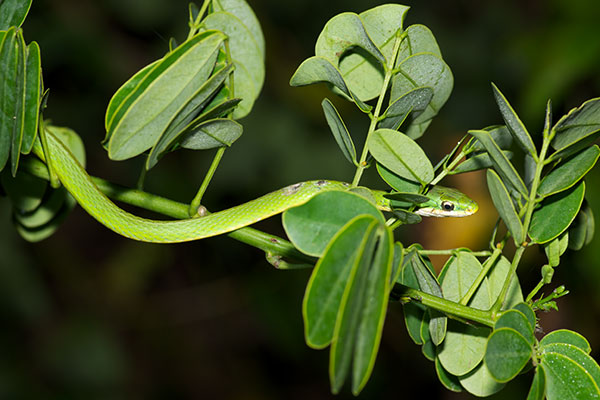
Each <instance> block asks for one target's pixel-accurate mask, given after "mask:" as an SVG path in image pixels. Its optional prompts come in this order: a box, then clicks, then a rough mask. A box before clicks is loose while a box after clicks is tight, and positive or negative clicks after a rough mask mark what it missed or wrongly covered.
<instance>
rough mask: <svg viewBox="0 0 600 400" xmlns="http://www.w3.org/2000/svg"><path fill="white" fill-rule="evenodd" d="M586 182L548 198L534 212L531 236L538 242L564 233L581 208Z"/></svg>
mask: <svg viewBox="0 0 600 400" xmlns="http://www.w3.org/2000/svg"><path fill="white" fill-rule="evenodd" d="M584 194H585V182H580V183H579V184H578V185H576V186H574V187H572V188H570V189H568V190H565V191H562V192H560V193H558V194H555V195H554V196H550V197H548V198H546V199H545V200H544V201H542V203H541V207H540V208H539V209H538V210H537V211H535V212H534V213H533V216H532V218H531V226H530V227H529V237H531V239H532V240H533V241H534V242H536V243H546V242H549V241H550V240H552V239H554V238H555V237H558V236H559V235H560V234H561V233H563V232H564V231H565V230H566V229H567V228H568V227H569V225H571V222H573V220H574V219H575V216H576V215H577V213H578V212H579V209H580V208H581V203H582V202H583V196H584Z"/></svg>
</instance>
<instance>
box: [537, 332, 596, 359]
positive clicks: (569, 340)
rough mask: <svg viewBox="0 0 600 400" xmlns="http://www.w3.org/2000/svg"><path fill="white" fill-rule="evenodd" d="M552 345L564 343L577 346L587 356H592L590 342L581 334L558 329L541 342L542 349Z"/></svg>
mask: <svg viewBox="0 0 600 400" xmlns="http://www.w3.org/2000/svg"><path fill="white" fill-rule="evenodd" d="M552 343H564V344H569V345H571V346H576V347H578V348H580V349H581V350H582V351H583V352H585V353H586V354H590V352H591V351H592V347H591V346H590V342H588V341H587V339H586V338H584V337H583V336H581V335H580V334H579V333H577V332H573V331H570V330H568V329H558V330H556V331H552V332H550V333H548V334H547V335H545V336H544V337H543V338H542V339H541V340H540V346H542V347H544V346H548V345H550V344H552Z"/></svg>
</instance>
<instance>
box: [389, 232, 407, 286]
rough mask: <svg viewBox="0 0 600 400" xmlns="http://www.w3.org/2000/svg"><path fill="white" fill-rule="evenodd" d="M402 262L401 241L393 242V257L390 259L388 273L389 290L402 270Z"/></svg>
mask: <svg viewBox="0 0 600 400" xmlns="http://www.w3.org/2000/svg"><path fill="white" fill-rule="evenodd" d="M403 262H404V247H403V246H402V243H400V242H396V243H394V259H393V260H392V272H391V274H390V290H392V288H393V287H394V283H396V281H397V280H398V278H399V277H400V273H401V272H402V264H403Z"/></svg>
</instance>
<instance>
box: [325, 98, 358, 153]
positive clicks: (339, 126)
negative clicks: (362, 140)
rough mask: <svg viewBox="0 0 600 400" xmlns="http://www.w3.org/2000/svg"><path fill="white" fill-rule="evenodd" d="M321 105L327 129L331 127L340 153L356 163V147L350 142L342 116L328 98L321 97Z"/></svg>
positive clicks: (350, 138)
mask: <svg viewBox="0 0 600 400" xmlns="http://www.w3.org/2000/svg"><path fill="white" fill-rule="evenodd" d="M321 106H322V107H323V112H324V113H325V119H326V120H327V124H328V125H329V129H331V133H333V137H334V138H335V141H336V143H337V144H338V147H339V148H340V150H342V154H344V157H346V160H348V161H349V162H350V163H351V164H354V165H355V164H356V163H357V162H356V148H355V147H354V142H352V137H351V136H350V133H349V132H348V128H346V124H344V121H342V117H340V114H339V113H338V112H337V110H336V109H335V106H334V105H333V103H332V102H331V101H329V99H323V101H322V102H321Z"/></svg>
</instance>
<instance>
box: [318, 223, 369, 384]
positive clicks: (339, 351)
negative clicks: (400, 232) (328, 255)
mask: <svg viewBox="0 0 600 400" xmlns="http://www.w3.org/2000/svg"><path fill="white" fill-rule="evenodd" d="M359 218H361V217H359ZM363 218H364V219H365V221H367V220H368V221H369V222H370V223H369V225H365V223H362V222H361V223H359V225H357V226H360V228H359V229H360V230H361V232H362V233H363V234H362V240H361V241H360V242H359V243H356V244H357V245H358V246H357V250H358V252H357V254H356V258H355V260H354V262H353V263H352V269H351V271H350V274H349V275H348V279H347V283H346V285H345V288H344V292H343V294H342V298H341V301H340V305H339V311H338V312H337V319H336V321H335V327H334V331H333V341H332V343H331V349H330V353H329V377H330V382H331V391H332V393H334V394H335V393H338V392H339V391H340V389H341V388H342V385H343V384H344V381H345V380H346V376H347V375H348V372H349V371H350V365H351V362H352V358H353V355H354V354H353V353H354V350H355V343H356V339H357V334H358V326H359V324H360V322H361V321H360V317H361V308H362V306H363V305H364V301H365V292H366V288H367V283H368V273H369V264H370V263H371V260H372V257H373V252H374V250H375V246H376V241H377V225H379V222H378V221H377V220H376V219H374V218H373V217H370V216H365V217H363ZM349 229H354V228H352V225H350V228H349ZM334 243H335V242H334Z"/></svg>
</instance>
